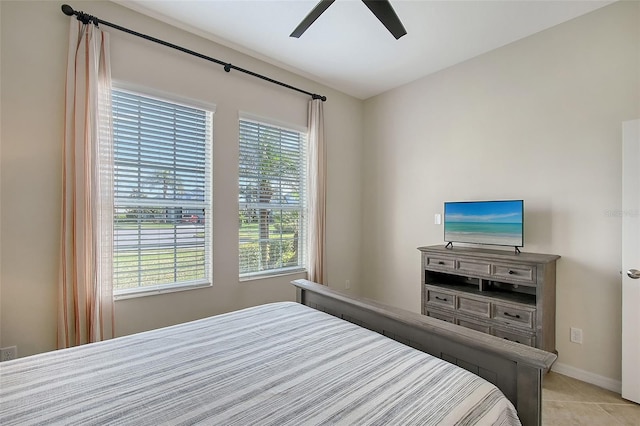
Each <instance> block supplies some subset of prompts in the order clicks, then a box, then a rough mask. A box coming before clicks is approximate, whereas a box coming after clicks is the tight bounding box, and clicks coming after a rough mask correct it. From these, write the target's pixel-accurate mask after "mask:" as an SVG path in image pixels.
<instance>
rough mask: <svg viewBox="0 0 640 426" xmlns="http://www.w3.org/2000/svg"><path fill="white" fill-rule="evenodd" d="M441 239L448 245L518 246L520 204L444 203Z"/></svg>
mask: <svg viewBox="0 0 640 426" xmlns="http://www.w3.org/2000/svg"><path fill="white" fill-rule="evenodd" d="M444 240H445V241H446V242H448V243H454V242H457V243H474V244H489V245H496V246H511V247H516V249H517V248H518V247H522V246H524V201H523V200H500V201H458V202H446V203H444ZM447 245H451V244H447Z"/></svg>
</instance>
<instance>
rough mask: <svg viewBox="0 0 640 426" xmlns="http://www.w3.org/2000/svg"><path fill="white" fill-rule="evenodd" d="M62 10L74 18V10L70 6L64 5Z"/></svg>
mask: <svg viewBox="0 0 640 426" xmlns="http://www.w3.org/2000/svg"><path fill="white" fill-rule="evenodd" d="M61 9H62V13H64V14H65V15H67V16H73V14H74V10H73V8H72V7H71V6H69V5H68V4H63V5H62V8H61Z"/></svg>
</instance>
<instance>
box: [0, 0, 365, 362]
mask: <svg viewBox="0 0 640 426" xmlns="http://www.w3.org/2000/svg"><path fill="white" fill-rule="evenodd" d="M60 5H61V3H59V2H48V1H46V2H8V1H1V2H0V8H1V10H2V13H1V17H2V22H1V33H0V34H1V38H0V39H1V42H2V45H1V46H2V49H1V64H2V65H1V66H2V68H1V76H2V79H1V89H2V92H1V93H2V97H1V111H2V116H1V120H2V129H1V133H0V136H1V143H2V145H1V173H0V182H1V188H0V190H1V192H0V196H1V198H0V202H1V210H0V217H1V218H2V221H1V223H0V225H1V226H0V232H1V234H0V235H1V236H2V239H1V244H0V250H1V252H2V259H1V263H0V268H1V269H0V271H1V274H0V280H1V282H0V297H1V302H0V310H1V312H0V322H1V325H0V332H1V335H0V346H2V347H5V346H11V345H17V346H18V352H19V354H20V355H21V356H25V355H29V354H33V353H37V352H42V351H47V350H51V349H54V347H55V335H56V332H55V330H56V298H57V274H58V254H59V249H58V245H59V236H58V234H59V229H58V228H59V222H60V212H59V211H60V188H61V146H62V142H61V135H62V132H63V106H64V98H63V95H64V81H65V67H66V57H67V43H68V31H69V30H68V28H69V18H67V17H66V16H64V15H63V14H62V13H61V12H60ZM73 7H74V8H75V9H77V10H84V11H86V12H87V13H91V14H94V15H96V16H98V17H100V18H101V19H104V20H106V21H111V22H115V23H118V24H120V25H123V26H125V27H130V28H133V29H135V30H137V31H140V32H143V33H148V34H151V35H154V36H156V37H159V38H161V39H165V40H168V41H171V42H173V43H176V44H178V45H183V46H185V47H188V48H190V49H192V50H195V51H198V52H201V53H204V54H206V55H210V56H212V57H216V58H219V59H221V60H224V61H227V62H231V63H233V64H235V65H238V66H241V67H243V68H248V69H251V70H253V71H256V72H259V73H262V74H265V75H268V76H270V77H273V78H275V79H279V80H282V81H285V82H287V83H289V84H292V85H294V86H298V87H302V88H304V89H306V90H308V91H312V92H316V93H320V94H323V95H326V96H327V97H328V101H327V102H326V103H325V123H326V131H325V134H326V137H327V145H328V147H327V151H328V161H327V163H328V172H329V178H328V201H327V204H328V219H327V226H328V235H327V243H328V247H329V250H328V252H329V253H328V260H327V263H328V277H329V284H330V286H332V287H336V286H338V287H344V283H345V281H346V280H350V281H351V283H352V289H351V291H353V292H357V291H358V283H359V271H360V270H359V244H360V240H361V238H360V223H359V218H360V211H361V210H360V197H354V196H353V194H358V193H359V189H360V186H361V179H360V163H361V150H362V119H363V104H362V101H360V100H357V99H354V98H351V97H349V96H346V95H344V94H341V93H339V92H336V91H334V90H331V89H329V88H327V87H323V86H320V85H318V84H316V83H313V82H311V81H309V80H306V79H304V78H302V77H300V76H297V75H295V74H292V73H290V72H286V71H284V70H281V69H279V68H276V67H273V66H271V65H268V64H265V63H263V62H260V61H258V60H255V59H252V58H250V57H248V56H246V55H243V54H240V53H238V52H236V51H233V50H230V49H227V48H224V47H222V46H219V45H217V44H215V43H212V42H210V41H207V40H204V39H202V38H199V37H196V36H193V35H191V34H188V33H186V32H184V31H181V30H178V29H175V28H173V27H170V26H168V25H166V24H163V23H160V22H158V21H155V20H153V19H150V18H147V17H144V16H142V15H139V14H137V13H135V12H132V11H130V10H129V9H126V8H123V7H121V6H118V5H116V4H113V3H110V2H102V1H98V2H75V3H73ZM108 31H109V32H110V33H111V48H112V49H111V52H112V74H113V78H114V80H118V81H122V82H126V83H129V84H133V85H137V86H142V87H147V88H150V89H154V90H159V91H163V92H167V93H171V94H175V95H178V96H181V97H187V98H192V99H196V100H200V101H204V102H208V103H213V104H215V105H216V113H215V116H214V150H213V155H214V184H213V185H214V192H215V195H214V225H213V226H214V264H213V267H214V286H213V287H212V288H206V289H199V290H190V291H184V292H179V293H172V294H165V295H158V296H149V297H141V298H135V299H128V300H121V301H117V302H116V316H117V320H116V328H117V333H118V334H120V335H122V334H128V333H132V332H136V331H140V330H146V329H151V328H155V327H159V326H164V325H168V324H174V323H178V322H183V321H187V320H191V319H195V318H200V317H204V316H208V315H212V314H216V313H220V312H225V311H229V310H234V309H238V308H242V307H246V306H250V305H255V304H260V303H265V302H270V301H276V300H295V291H294V290H293V288H292V286H290V285H289V281H290V280H292V279H294V278H300V277H302V275H294V276H282V277H277V278H270V279H263V280H255V281H248V282H239V280H238V238H237V223H238V189H237V168H238V143H237V139H238V134H237V133H238V131H237V126H238V113H239V112H240V111H242V112H247V113H252V114H254V115H258V116H264V117H268V118H271V119H275V120H278V121H280V122H285V123H291V124H294V125H297V126H306V119H307V118H306V114H307V101H308V98H307V97H306V96H304V95H301V94H298V93H296V92H292V91H288V90H286V89H283V88H280V87H277V86H274V85H271V84H268V83H265V82H262V81H260V80H257V79H254V78H252V77H250V76H246V75H243V74H240V73H237V72H233V71H232V72H231V73H230V74H227V73H225V72H224V70H223V69H222V67H221V66H218V65H214V64H211V63H208V62H205V61H202V60H200V59H197V58H194V57H191V56H188V55H184V54H182V53H179V52H177V51H173V50H171V49H168V48H165V47H163V46H159V45H156V44H153V43H150V42H147V41H144V40H142V39H139V38H135V37H132V36H129V35H126V34H124V33H122V32H119V31H116V30H111V29H108Z"/></svg>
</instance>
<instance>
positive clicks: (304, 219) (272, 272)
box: [238, 112, 309, 282]
mask: <svg viewBox="0 0 640 426" xmlns="http://www.w3.org/2000/svg"><path fill="white" fill-rule="evenodd" d="M243 121H246V122H252V123H254V124H257V125H259V126H265V127H268V128H273V129H280V130H283V131H286V132H293V133H298V134H299V137H300V151H299V152H300V154H301V157H299V158H298V164H300V166H301V167H300V173H299V185H300V189H301V200H300V205H299V207H298V208H297V209H292V208H290V207H289V206H286V207H285V208H284V209H283V208H282V206H284V205H283V204H282V203H281V204H274V205H273V206H274V208H273V209H274V210H290V211H298V212H300V219H299V227H300V232H299V235H298V252H299V254H298V258H299V263H298V264H297V265H294V266H283V267H279V268H274V269H265V270H258V271H252V272H244V273H243V272H242V264H241V262H242V255H241V243H240V230H239V231H238V245H239V247H238V275H239V280H240V281H241V282H243V281H249V280H255V279H263V278H271V277H275V276H282V275H292V274H300V273H305V272H306V271H307V267H308V258H307V252H306V248H307V244H308V238H307V232H308V228H309V225H308V187H307V179H308V168H309V165H308V147H307V144H308V129H307V128H306V127H302V126H298V125H294V124H291V123H286V122H282V121H278V120H274V119H271V118H267V117H263V116H258V115H254V114H251V113H246V112H240V113H239V117H238V191H239V194H238V213H239V215H240V214H241V213H242V210H243V202H242V201H241V200H240V191H241V189H240V185H241V179H242V176H241V173H242V171H241V164H240V162H241V152H242V147H241V146H240V132H241V126H242V124H241V123H242V122H243ZM244 204H245V205H247V206H250V205H251V204H252V203H249V202H245V203H244ZM258 241H259V240H258Z"/></svg>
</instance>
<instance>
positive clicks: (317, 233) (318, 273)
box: [307, 99, 327, 284]
mask: <svg viewBox="0 0 640 426" xmlns="http://www.w3.org/2000/svg"><path fill="white" fill-rule="evenodd" d="M322 103H323V102H322V101H321V100H320V99H312V100H311V101H309V123H308V124H309V135H308V162H309V163H308V165H309V167H308V170H309V176H308V179H307V185H308V196H309V200H308V207H309V250H308V254H309V259H308V260H309V267H308V279H309V280H310V281H314V282H316V283H320V284H324V281H325V278H326V277H325V255H326V253H325V226H326V173H327V171H326V169H327V167H326V162H325V156H326V149H325V144H324V114H323V111H322Z"/></svg>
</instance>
